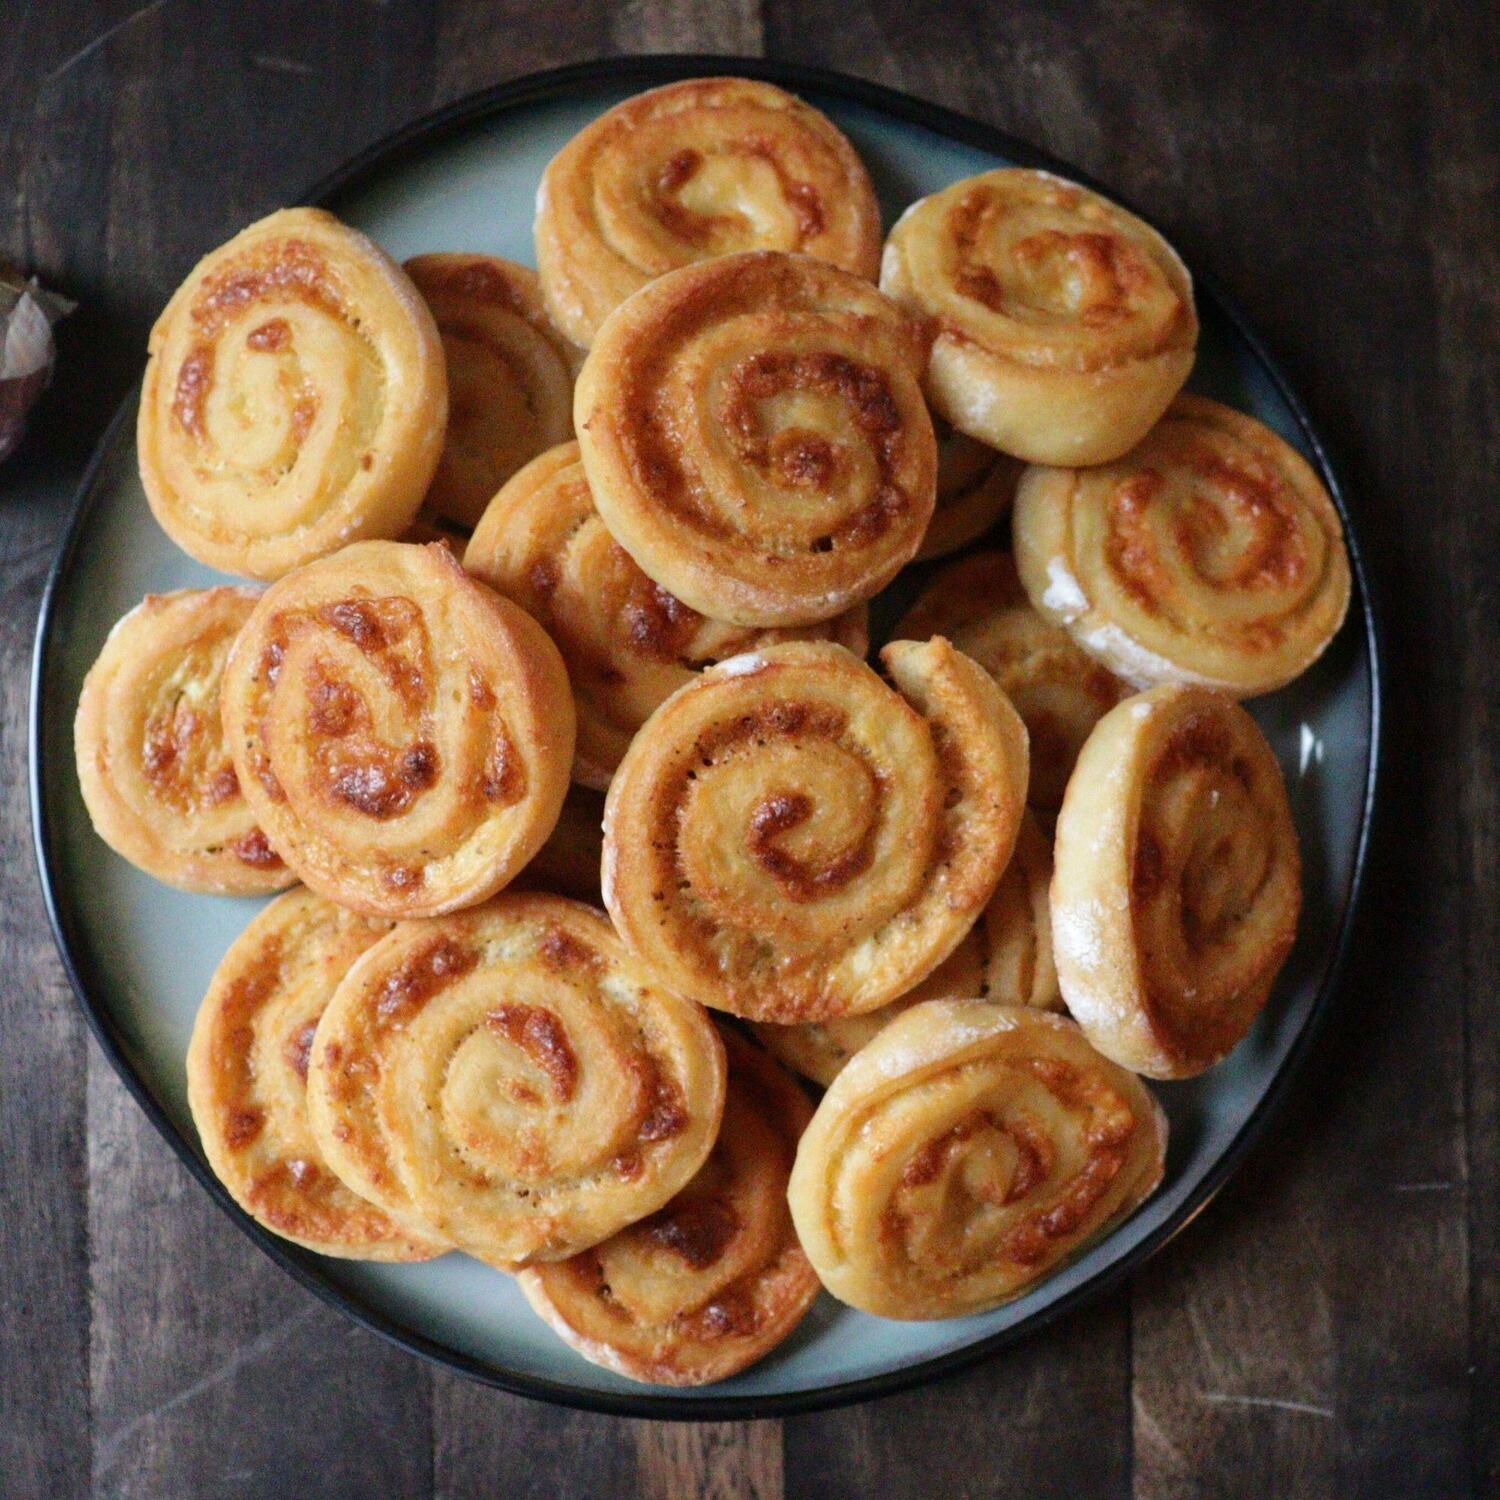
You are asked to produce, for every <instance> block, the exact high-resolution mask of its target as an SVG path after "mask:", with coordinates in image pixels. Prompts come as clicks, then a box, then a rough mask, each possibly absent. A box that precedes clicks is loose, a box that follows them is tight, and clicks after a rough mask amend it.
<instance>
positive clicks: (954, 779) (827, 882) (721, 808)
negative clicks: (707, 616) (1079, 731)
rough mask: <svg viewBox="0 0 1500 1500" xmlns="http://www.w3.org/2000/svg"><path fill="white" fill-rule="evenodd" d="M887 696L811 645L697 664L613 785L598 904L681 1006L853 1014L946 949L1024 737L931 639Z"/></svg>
mask: <svg viewBox="0 0 1500 1500" xmlns="http://www.w3.org/2000/svg"><path fill="white" fill-rule="evenodd" d="M882 659H883V661H884V663H885V665H886V668H887V670H888V671H889V672H890V674H891V678H892V681H893V682H894V684H895V688H894V690H893V689H892V688H890V687H887V686H886V685H885V684H884V683H883V682H882V681H881V680H880V678H879V677H877V676H876V675H875V673H874V672H872V671H871V670H870V669H869V668H868V667H867V666H866V665H865V664H864V663H863V662H861V661H859V660H858V659H857V658H856V657H854V656H852V655H851V654H850V653H849V652H847V651H845V650H844V649H843V648H842V647H839V646H835V645H832V644H830V643H827V642H790V643H788V644H785V645H780V646H771V647H767V648H766V649H765V650H764V651H760V652H756V653H753V654H750V655H746V656H740V657H735V658H733V659H732V660H730V661H728V662H724V663H721V664H720V665H719V666H717V667H711V668H709V669H708V670H707V671H706V672H705V673H703V674H702V676H700V677H699V678H698V680H697V681H696V682H693V683H691V684H690V685H689V686H687V687H685V688H682V689H681V690H679V691H678V692H677V693H675V694H674V695H673V696H672V697H671V698H669V699H668V700H667V702H666V703H664V704H663V705H662V706H661V708H659V709H658V710H657V711H656V713H655V714H653V715H652V717H651V718H650V719H649V720H648V721H647V723H646V725H645V727H644V728H643V729H642V730H641V732H640V734H638V735H637V736H636V739H635V742H634V743H633V744H632V745H631V747H630V751H629V753H628V754H627V755H626V757H625V760H624V762H623V763H622V764H621V766H620V769H619V771H618V772H617V773H616V776H615V779H614V782H613V784H612V785H611V787H610V790H609V796H608V798H607V800H606V803H605V815H604V900H605V904H606V905H607V906H608V907H609V910H610V913H611V915H612V916H613V917H614V919H615V922H616V925H617V926H618V927H619V930H620V933H621V935H622V937H624V939H625V941H626V943H627V944H628V945H629V946H630V947H631V949H632V950H633V951H634V952H635V953H636V954H637V955H639V957H640V958H641V959H642V961H643V962H645V963H647V964H648V965H650V967H651V969H652V970H653V972H655V973H656V974H657V975H658V977H659V978H660V979H661V981H662V982H663V983H664V984H666V985H667V986H668V987H670V988H672V989H674V990H676V991H677V992H678V993H679V994H683V995H692V996H694V997H696V998H698V999H700V1000H702V1001H703V1003H705V1004H707V1005H712V1006H715V1007H717V1008H719V1009H722V1010H728V1011H732V1012H734V1013H736V1014H739V1015H743V1016H747V1017H749V1018H751V1019H754V1020H764V1021H782V1022H792V1021H805V1020H820V1019H826V1018H828V1017H832V1016H839V1015H845V1014H853V1013H858V1012H861V1011H866V1010H873V1009H875V1008H876V1007H877V1006H880V1005H884V1004H886V1003H888V1002H889V1001H891V1000H894V999H895V998H896V997H897V996H899V995H901V994H904V993H905V992H906V991H907V990H909V989H911V988H912V986H913V985H915V984H916V983H917V982H918V981H920V980H921V979H922V978H924V977H925V976H926V975H927V974H928V973H930V972H931V971H932V969H934V968H935V967H936V966H937V965H938V964H939V963H940V962H941V961H942V960H943V959H944V958H945V957H946V956H947V955H948V954H949V953H950V952H952V950H953V949H954V948H955V947H956V946H957V945H958V943H959V942H960V941H961V939H962V938H963V936H964V934H965V932H967V931H968V929H969V928H970V927H971V926H972V925H973V923H974V920H975V918H976V917H977V916H978V915H979V912H980V911H981V910H982V909H983V907H984V904H985V902H986V901H988V900H989V898H990V895H991V894H992V892H993V891H994V888H995V885H996V882H997V881H998V880H999V878H1000V874H1001V872H1002V871H1003V869H1004V868H1005V863H1006V860H1007V859H1008V858H1009V857H1010V851H1011V847H1012V845H1013V844H1014V842H1015V838H1016V830H1017V827H1018V826H1019V823H1020V818H1021V813H1022V808H1023V804H1024V802H1025V795H1026V737H1025V730H1024V728H1023V727H1022V725H1021V723H1020V721H1019V719H1017V718H1016V716H1015V713H1014V711H1013V710H1012V709H1011V707H1010V705H1009V704H1008V703H1007V702H1006V700H1005V698H1004V695H1003V694H1001V692H1000V691H999V689H998V688H996V687H995V685H994V683H993V681H991V679H990V678H989V677H987V676H986V675H985V674H984V672H983V671H982V670H981V669H980V668H979V667H977V666H976V665H975V664H974V663H973V662H971V661H969V660H968V658H966V657H964V656H961V655H960V654H959V653H958V652H956V651H954V650H953V648H952V647H951V646H950V645H949V644H948V643H947V642H946V641H944V640H941V639H937V640H933V641H930V642H926V643H922V644H918V643H917V642H913V641H898V642H894V643H892V644H891V645H889V646H887V647H886V648H885V651H884V652H883V653H882Z"/></svg>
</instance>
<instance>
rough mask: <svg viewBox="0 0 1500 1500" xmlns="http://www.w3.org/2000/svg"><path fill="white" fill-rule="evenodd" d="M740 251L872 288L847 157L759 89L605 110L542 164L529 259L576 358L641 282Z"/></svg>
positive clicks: (796, 102)
mask: <svg viewBox="0 0 1500 1500" xmlns="http://www.w3.org/2000/svg"><path fill="white" fill-rule="evenodd" d="M742 250H782V251H791V252H795V253H797V254H801V255H810V256H812V257H814V258H815V259H817V260H822V261H827V262H829V263H831V264H833V265H836V266H841V267H842V268H843V269H844V270H846V271H852V272H853V273H854V274H855V275H857V276H863V277H865V278H866V279H868V280H870V281H873V280H874V279H875V275H876V272H877V271H878V269H879V265H880V208H879V205H878V204H877V203H876V201H875V190H874V188H873V187H872V186H871V184H870V178H869V174H868V173H867V172H866V171H865V169H864V165H863V163H861V161H860V159H859V157H858V156H856V155H855V153H854V149H853V147H852V146H850V144H849V142H848V141H847V140H846V139H845V138H844V136H843V135H842V134H841V133H840V132H839V131H838V130H837V129H836V128H835V127H834V126H833V124H832V123H831V122H830V121H829V120H828V119H827V118H826V117H825V116H824V115H822V114H820V113H819V112H818V111H817V110H815V109H813V108H811V107H810V106H809V105H806V104H804V103H803V102H802V101H801V100H800V99H797V98H795V97H794V96H793V95H791V94H788V93H785V92H783V91H782V90H781V89H778V88H775V87H773V86H772V85H771V84H768V83H756V82H753V81H751V80H750V79H748V78H695V79H688V80H686V81H684V82H682V83H673V84H668V85H667V86H666V87H665V88H659V89H652V90H651V91H650V92H649V93H645V94H639V95H637V96H636V97H635V98H633V99H627V100H626V101H625V102H624V103H623V104H619V105H616V106H615V108H613V109H611V110H609V111H608V112H607V113H606V114H604V115H602V116H600V118H599V119H597V120H596V121H594V123H593V124H592V125H590V126H588V127H587V128H586V129H585V130H583V131H581V132H580V133H579V134H578V135H576V136H575V137H574V138H573V139H572V140H571V141H570V142H569V143H568V144H567V145H566V146H565V147H563V149H562V150H561V151H560V152H559V153H558V154H557V156H556V157H555V158H554V159H553V161H552V162H551V164H550V165H549V166H548V168H547V170H546V172H545V173H544V174H543V177H542V185H541V190H540V192H539V193H538V195H537V215H536V254H537V265H538V266H539V267H540V268H541V275H542V285H543V287H544V288H545V290H546V295H547V305H548V307H549V308H550V310H551V313H552V316H553V318H554V320H555V321H556V323H557V326H558V327H559V328H561V329H562V330H563V332H564V333H565V334H567V336H568V337H569V338H570V339H572V340H573V342H574V343H576V344H581V345H583V346H584V347H585V348H587V347H588V345H589V344H591V343H592V342H593V339H594V335H595V333H596V332H597V331H598V329H599V325H600V324H601V323H603V322H604V319H605V318H606V317H607V316H608V314H609V313H611V312H612V311H613V310H614V309H615V308H616V307H618V306H619V304H620V303H621V302H623V301H624V300H625V299H626V298H627V297H628V296H630V295H631V293H632V292H635V291H638V290H639V289H640V288H641V287H643V286H644V285H645V284H646V283H647V282H648V281H650V280H652V279H653V278H654V277H657V276H660V275H662V274H663V273H664V272H667V271H672V270H675V269H677V268H678V267H679V266H684V265H688V264H690V263H692V262H695V261H701V260H704V259H707V258H708V257H710V256H717V255H725V254H729V253H732V252H736V251H742Z"/></svg>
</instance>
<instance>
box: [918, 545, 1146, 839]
mask: <svg viewBox="0 0 1500 1500" xmlns="http://www.w3.org/2000/svg"><path fill="white" fill-rule="evenodd" d="M896 634H897V635H898V636H903V637H906V638H908V639H912V640H922V639H925V638H926V637H927V636H929V635H945V636H947V637H948V638H949V639H950V640H951V641H952V642H953V644H954V645H955V646H957V647H958V649H959V650H960V651H962V652H964V654H965V655H967V656H972V657H973V658H974V660H975V661H977V662H978V663H979V665H980V666H982V667H983V668H984V669H985V671H986V672H988V673H989V674H990V676H992V677H993V678H994V679H995V681H996V682H998V683H999V684H1000V686H1001V687H1002V688H1003V689H1004V690H1005V694H1006V696H1007V697H1008V698H1009V699H1010V701H1011V703H1012V704H1014V705H1015V710H1016V712H1017V713H1018V714H1020V716H1021V721H1022V723H1024V724H1025V725H1026V732H1027V734H1028V735H1029V736H1030V738H1031V781H1030V787H1029V790H1028V792H1027V797H1028V799H1029V800H1030V802H1031V806H1032V807H1033V808H1034V809H1035V811H1036V812H1037V814H1038V815H1039V816H1040V817H1041V818H1043V819H1044V820H1045V821H1046V822H1047V823H1048V824H1049V825H1050V823H1051V821H1052V820H1053V819H1054V818H1055V817H1056V816H1057V810H1058V808H1060V807H1061V806H1062V799H1063V791H1064V789H1065V788H1066V787H1067V784H1068V777H1069V776H1071V775H1072V774H1073V764H1074V762H1075V761H1076V760H1077V759H1078V752H1079V750H1081V749H1082V748H1083V742H1084V741H1085V740H1086V739H1087V738H1088V737H1089V732H1090V731H1091V730H1092V729H1093V727H1094V725H1095V724H1097V723H1098V722H1099V720H1100V718H1101V717H1102V716H1103V715H1104V714H1106V713H1108V712H1109V710H1110V709H1112V708H1113V707H1114V706H1115V704H1117V703H1118V702H1119V701H1120V699H1122V698H1124V697H1127V696H1128V695H1129V693H1130V687H1129V685H1128V684H1127V683H1124V682H1122V681H1121V680H1120V679H1119V678H1118V677H1116V676H1115V675H1114V673H1113V672H1111V671H1110V670H1109V669H1108V668H1107V667H1105V666H1103V665H1102V664H1101V663H1100V662H1097V661H1095V660H1094V658H1093V657H1092V656H1090V655H1089V654H1088V653H1087V652H1086V651H1084V650H1083V648H1082V647H1081V646H1079V645H1078V644H1077V643H1076V642H1075V641H1074V640H1073V639H1072V637H1071V636H1070V635H1069V634H1068V632H1067V631H1066V630H1064V629H1063V628H1062V626H1060V625H1057V624H1055V623H1053V621H1052V620H1050V619H1049V618H1047V617H1046V616H1045V615H1043V614H1041V613H1039V612H1038V611H1037V610H1036V609H1034V608H1033V607H1032V605H1031V602H1030V600H1029V599H1028V598H1027V597H1026V591H1025V590H1024V589H1023V588H1022V587H1021V583H1020V580H1019V578H1017V576H1016V567H1015V563H1014V562H1013V561H1012V560H1011V558H1010V555H1009V554H1008V553H1004V552H976V553H974V554H973V555H971V556H969V557H964V558H960V559H959V560H958V561H957V562H955V563H951V564H949V566H948V567H946V568H944V569H942V570H941V571H940V572H938V573H937V574H935V575H934V576H933V578H932V579H931V581H930V582H929V583H928V585H927V587H926V588H924V589H923V591H922V593H921V594H920V595H919V596H918V597H917V600H916V602H915V603H914V604H913V605H912V607H911V609H910V610H908V611H907V613H906V614H905V615H904V616H903V617H902V618H901V620H900V622H899V623H898V624H897V626H896Z"/></svg>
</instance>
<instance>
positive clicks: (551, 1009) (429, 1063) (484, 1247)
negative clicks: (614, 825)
mask: <svg viewBox="0 0 1500 1500" xmlns="http://www.w3.org/2000/svg"><path fill="white" fill-rule="evenodd" d="M308 1103H309V1108H310V1112H311V1119H312V1124H313V1129H314V1131H315V1133H316V1135H317V1139H318V1142H319V1144H320V1146H321V1147H322V1149H323V1152H324V1154H325V1155H326V1156H327V1157H328V1159H329V1161H330V1162H331V1163H332V1164H333V1166H334V1168H335V1170H336V1171H337V1172H338V1173H339V1175H340V1176H341V1177H343V1178H344V1180H345V1181H346V1182H348V1183H350V1184H351V1185H352V1186H353V1187H355V1188H356V1189H357V1190H358V1191H360V1192H361V1193H363V1194H365V1195H366V1196H368V1197H370V1198H372V1199H373V1200H374V1201H375V1202H377V1203H380V1204H382V1205H383V1206H385V1207H386V1208H387V1209H388V1210H389V1211H390V1212H391V1213H393V1214H396V1215H400V1216H405V1217H410V1218H412V1219H414V1220H415V1221H416V1222H418V1223H421V1224H425V1225H427V1226H429V1228H430V1230H431V1232H432V1233H434V1234H436V1235H439V1236H441V1237H442V1238H444V1239H447V1240H451V1241H452V1242H453V1243H454V1244H456V1245H457V1246H458V1247H459V1248H460V1249H463V1250H466V1251H468V1252H469V1253H470V1254H472V1255H474V1256H476V1257H478V1258H479V1259H481V1260H484V1261H487V1262H489V1263H490V1264H492V1265H496V1266H499V1267H501V1268H502V1269H506V1270H513V1269H515V1268H516V1267H518V1266H521V1265H524V1264H527V1263H528V1262H531V1261H535V1260H558V1259H562V1258H564V1257H566V1256H570V1255H575V1254H577V1253H578V1252H579V1251H581V1250H586V1249H588V1248H589V1247H590V1246H591V1245H596V1244H598V1243H599V1241H600V1240H603V1239H607V1238H608V1237H609V1236H610V1235H612V1234H614V1233H615V1232H616V1231H617V1230H619V1229H623V1228H624V1227H625V1225H627V1224H630V1223H634V1222H635V1221H636V1220H638V1219H640V1218H643V1217H644V1216H646V1215H647V1214H650V1213H653V1212H655V1211H656V1210H657V1209H658V1208H660V1207H661V1206H662V1205H663V1204H665V1203H666V1202H667V1201H668V1200H669V1199H670V1198H672V1197H673V1195H674V1194H676V1193H677V1192H678V1191H679V1190H680V1189H681V1188H682V1187H684V1186H685V1185H686V1183H687V1182H688V1181H689V1179H690V1178H691V1177H692V1176H693V1174H694V1173H695V1172H696V1171H697V1170H698V1168H699V1167H700V1166H701V1165H702V1164H703V1161H704V1159H705V1158H706V1157H707V1156H708V1153H709V1150H710V1148H711V1147H712V1146H713V1143H714V1140H715V1138H716V1136H717V1134H718V1129H719V1120H720V1116H721V1114H722V1112H723V1108H724V1049H723V1046H722V1044H721V1043H720V1041H719V1037H718V1034H717V1032H716V1031H715V1030H714V1027H713V1023H712V1022H711V1021H710V1020H709V1019H708V1016H707V1014H706V1013H705V1012H704V1011H703V1009H702V1008H701V1007H700V1006H698V1005H695V1004H693V1003H692V1002H691V1001H687V1000H678V999H676V998H674V997H673V996H671V995H667V994H664V993H662V992H660V991H658V990H656V989H654V988H653V987H652V986H651V985H650V984H648V983H647V982H646V980H645V979H644V978H643V977H642V975H641V972H640V970H639V968H638V967H637V966H636V965H635V964H634V963H633V962H632V961H631V960H630V959H629V958H628V957H627V955H626V954H625V951H624V949H623V948H622V947H621V945H620V943H619V941H618V939H617V938H616V937H615V935H614V933H613V931H612V930H611V929H610V925H609V923H608V922H607V921H606V920H605V918H604V916H603V915H602V914H601V913H599V912H596V911H594V910H592V909H591V908H589V907H586V906H582V905H580V904H578V903H577V902H573V901H567V900H564V899H563V898H562V897H559V896H547V895H531V894H517V893H509V892H508V893H506V894H505V895H503V896H499V897H497V898H496V899H495V900H494V901H492V902H490V903H488V904H487V905H485V906H483V907H479V908H476V909H474V910H472V911H468V912H462V913H460V914H459V915H457V916H453V917H446V918H442V919H438V920H429V921H421V922H408V923H403V924H401V925H400V926H398V927H397V928H396V929H395V930H394V931H393V932H392V933H391V935H390V936H389V937H388V938H386V939H385V940H384V941H383V942H381V943H380V944H378V945H377V946H376V947H374V948H371V949H370V950H369V951H368V952H367V953H366V954H365V955H364V956H363V957H362V958H361V959H360V960H359V961H358V962H357V963H356V964H355V965H354V966H353V968H351V969H350V970H349V972H348V975H347V977H346V978H345V979H344V981H343V983H341V984H340V985H339V988H338V990H337V991H336V993H335V994H334V997H333V999H332V1001H331V1002H330V1003H329V1006H328V1009H327V1010H326V1011H325V1012H324V1014H323V1019H322V1021H321V1022H319V1025H318V1031H317V1035H316V1037H315V1038H314V1042H313V1054H312V1064H311V1068H310V1071H309V1074H308Z"/></svg>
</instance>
